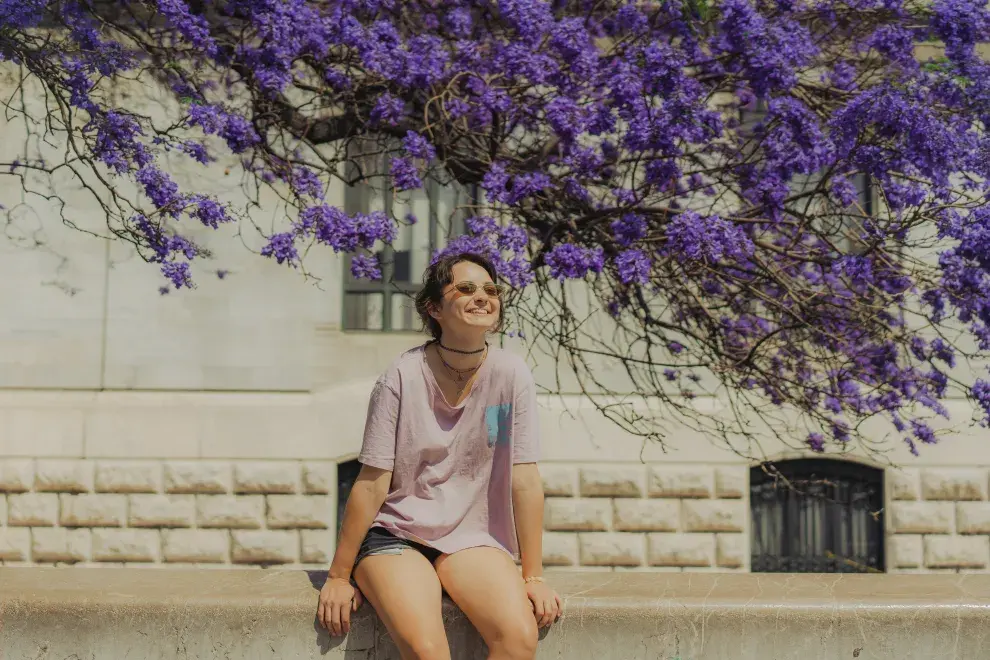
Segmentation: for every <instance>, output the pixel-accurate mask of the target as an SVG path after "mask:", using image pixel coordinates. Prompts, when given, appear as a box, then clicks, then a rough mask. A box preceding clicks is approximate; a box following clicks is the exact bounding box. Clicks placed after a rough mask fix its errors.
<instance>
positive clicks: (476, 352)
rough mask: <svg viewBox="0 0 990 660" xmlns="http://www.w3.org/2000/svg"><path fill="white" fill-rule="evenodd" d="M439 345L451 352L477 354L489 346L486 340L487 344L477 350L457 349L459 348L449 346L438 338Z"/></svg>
mask: <svg viewBox="0 0 990 660" xmlns="http://www.w3.org/2000/svg"><path fill="white" fill-rule="evenodd" d="M437 346H439V347H440V348H442V349H443V350H445V351H450V352H451V353H460V354H461V355H477V354H478V353H482V352H484V350H485V349H486V348H488V342H487V341H486V342H485V345H484V346H483V347H482V348H479V349H478V350H476V351H462V350H460V349H457V348H447V347H446V346H444V345H443V344H442V343H441V342H440V341H439V340H437Z"/></svg>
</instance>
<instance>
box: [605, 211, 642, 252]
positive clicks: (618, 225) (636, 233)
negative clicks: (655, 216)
mask: <svg viewBox="0 0 990 660" xmlns="http://www.w3.org/2000/svg"><path fill="white" fill-rule="evenodd" d="M612 234H613V235H614V236H615V240H616V242H617V243H618V244H619V245H621V246H622V247H629V246H630V245H632V244H633V243H635V242H636V241H638V240H640V239H642V238H645V237H646V221H645V220H644V219H643V217H642V216H639V215H636V214H635V213H626V214H625V215H623V216H622V217H621V218H619V219H618V220H615V221H613V222H612Z"/></svg>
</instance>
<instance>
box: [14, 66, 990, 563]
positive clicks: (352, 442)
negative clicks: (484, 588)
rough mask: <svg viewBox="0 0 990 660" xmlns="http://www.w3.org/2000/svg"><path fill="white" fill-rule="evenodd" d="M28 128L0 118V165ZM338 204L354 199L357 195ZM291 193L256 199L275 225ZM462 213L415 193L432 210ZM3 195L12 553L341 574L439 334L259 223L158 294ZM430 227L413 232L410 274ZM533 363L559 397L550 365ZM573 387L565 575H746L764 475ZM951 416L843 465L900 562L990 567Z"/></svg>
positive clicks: (142, 278) (221, 172)
mask: <svg viewBox="0 0 990 660" xmlns="http://www.w3.org/2000/svg"><path fill="white" fill-rule="evenodd" d="M7 82H10V81H7ZM3 83H4V81H2V80H0V87H3ZM119 93H120V95H121V97H122V98H121V103H127V104H131V106H134V105H135V104H138V103H140V105H141V107H142V108H147V107H149V106H152V105H154V103H159V101H155V100H154V99H149V97H148V93H147V92H142V93H141V94H135V93H134V92H133V91H132V92H128V90H126V89H122V90H120V92H119ZM161 103H163V104H166V105H167V103H168V101H167V100H165V101H161ZM167 111H168V109H167V108H165V109H164V110H162V112H164V113H166V114H167ZM20 131H22V126H21V124H20V123H16V122H15V123H4V121H3V119H2V118H0V134H2V135H4V140H3V141H2V142H0V160H9V158H8V156H12V155H13V154H12V153H7V151H9V150H11V149H19V148H20V145H21V144H22V143H23V142H24V140H23V139H22V138H23V137H24V136H23V135H22V134H21V133H20ZM53 149H54V147H53ZM175 158H176V159H177V160H176V162H175V163H172V164H171V165H172V167H171V170H172V172H173V174H174V176H175V178H176V179H177V180H178V182H179V183H180V185H181V186H182V187H183V189H185V190H190V191H193V190H201V191H205V192H209V193H211V194H214V195H217V196H218V197H219V198H220V199H223V200H226V201H237V200H238V199H241V195H242V192H241V189H240V183H241V182H240V180H239V178H238V177H236V176H231V175H229V174H228V172H227V170H226V169H225V168H226V165H227V164H228V163H224V162H218V163H214V164H212V165H210V166H208V167H205V168H204V167H200V166H196V165H191V164H189V162H187V161H182V160H181V159H182V158H183V157H182V156H181V155H176V156H175ZM235 169H236V168H235ZM121 185H122V186H123V184H121ZM60 192H61V195H62V199H63V200H64V201H65V202H66V204H67V206H66V208H70V209H72V211H71V213H72V221H73V222H74V224H75V225H76V226H77V227H79V228H81V229H86V230H89V231H91V232H94V233H96V234H103V235H105V234H106V233H107V232H106V230H105V228H104V227H103V222H104V219H103V217H102V216H101V214H100V210H99V208H98V207H97V206H96V205H95V204H94V203H93V202H92V200H91V199H90V198H89V197H88V196H87V194H86V193H85V191H84V190H82V189H79V188H76V187H73V186H72V185H66V186H65V187H63V189H62V190H61V191H60ZM327 199H328V202H330V203H336V204H345V203H347V204H350V202H349V201H348V199H347V198H346V195H345V191H344V190H342V189H341V188H340V187H339V186H338V187H337V188H331V189H330V190H328V193H327ZM275 201H277V200H274V198H273V197H272V198H269V199H267V200H266V199H262V200H261V202H262V203H261V207H260V208H255V209H253V211H252V213H254V214H255V215H254V216H252V217H253V219H254V220H255V221H256V222H257V226H259V227H264V226H265V225H266V222H267V223H268V224H269V225H270V224H271V216H272V214H273V209H276V208H277V207H276V205H275V204H274V202H275ZM448 202H449V200H448V201H447V202H444V201H443V200H439V201H437V200H425V201H424V200H422V199H416V200H412V201H411V202H410V204H411V205H412V207H413V208H414V209H415V208H419V207H417V206H416V205H417V204H418V205H419V206H420V207H423V209H425V210H426V211H427V213H426V214H422V213H421V216H423V217H425V216H426V215H430V213H429V211H430V210H431V209H434V210H435V209H436V205H441V206H442V204H444V203H448ZM362 203H368V204H371V205H372V206H373V205H374V200H371V201H368V200H367V199H365V200H363V202H362ZM0 204H3V205H4V206H5V207H6V208H7V209H8V211H7V215H6V216H4V217H5V221H6V222H7V224H6V226H5V228H4V229H5V231H4V235H3V236H2V237H0V309H3V310H4V311H3V314H2V315H0V562H2V563H3V564H5V565H6V564H46V565H47V564H73V565H78V566H86V565H92V564H100V565H105V564H109V565H120V566H132V565H155V566H170V565H189V564H194V565H199V566H230V565H236V566H245V567H257V566H269V567H270V566H293V567H299V566H307V567H322V566H326V564H327V562H328V561H329V558H330V556H331V554H332V551H333V544H334V536H335V529H336V516H337V509H338V504H339V502H338V490H340V489H339V488H338V481H339V480H338V468H340V470H341V473H343V467H342V466H347V465H350V463H349V462H350V461H353V460H354V458H355V457H356V456H357V452H358V449H359V444H360V438H361V431H362V428H363V424H364V419H365V411H366V406H367V400H368V394H369V392H370V390H371V385H372V383H373V382H374V379H375V378H376V377H377V375H378V374H379V373H381V372H382V370H384V368H385V367H386V365H388V364H389V363H390V362H391V361H392V360H393V359H394V357H395V356H396V355H398V354H399V352H400V351H402V350H405V349H407V348H409V347H411V346H413V345H415V344H416V343H418V342H420V341H422V337H421V336H419V335H416V334H415V333H411V332H408V331H407V330H408V318H409V310H408V301H403V299H402V298H401V297H396V296H392V297H389V296H380V297H376V296H379V293H381V292H377V293H376V292H375V291H369V290H364V289H361V288H360V287H356V285H354V283H353V282H350V281H349V280H348V279H347V278H346V277H345V272H346V264H345V262H344V261H343V259H341V258H339V257H338V256H336V255H334V254H332V253H330V252H329V251H322V252H319V251H318V252H314V253H313V254H312V255H310V257H308V260H307V263H306V268H307V274H308V275H309V279H306V278H304V277H303V275H302V274H301V273H300V272H299V271H294V270H291V269H287V268H284V267H280V266H277V265H276V264H274V263H272V262H270V261H267V260H265V259H262V258H261V257H259V256H257V255H256V254H254V253H252V249H257V248H258V247H259V246H260V245H261V237H260V235H257V236H255V235H251V233H250V232H249V231H247V229H248V228H249V225H248V224H243V225H242V227H241V229H242V230H243V231H242V233H241V234H240V235H239V236H235V234H234V228H221V229H220V230H218V231H214V230H210V229H204V228H199V229H196V228H191V229H190V231H191V233H192V234H193V236H194V238H196V239H198V240H200V241H201V242H202V243H203V244H204V246H205V247H207V248H208V249H209V250H210V251H211V252H212V253H213V255H214V260H213V261H212V262H210V265H209V268H208V269H202V268H201V269H200V270H199V271H196V272H194V275H195V276H196V278H197V281H198V283H199V285H198V287H197V288H196V289H195V290H192V291H178V292H176V291H172V292H164V293H160V292H159V287H161V285H162V283H163V281H162V279H161V276H160V274H159V273H158V272H157V270H156V268H155V267H154V266H151V265H148V264H145V263H143V262H141V261H140V259H138V258H137V257H136V256H135V255H134V253H133V251H132V250H131V249H130V248H129V246H127V245H124V244H121V243H120V242H115V241H109V240H105V239H101V238H97V237H94V236H92V235H90V234H87V233H83V232H76V231H73V230H71V229H69V228H68V227H66V226H65V225H64V224H63V222H62V219H61V215H60V214H61V213H62V212H63V211H64V209H62V208H60V207H59V206H58V205H57V204H56V203H55V202H54V201H52V200H50V199H47V198H44V197H42V196H39V195H32V194H29V193H28V194H25V193H22V191H21V189H20V187H19V186H17V181H16V179H12V178H11V177H3V178H0ZM424 204H425V206H424ZM393 212H395V213H396V214H397V215H401V210H399V211H396V209H393ZM424 224H425V223H424ZM416 231H419V230H416ZM428 234H431V232H422V231H421V232H420V233H415V232H410V233H408V234H403V236H401V237H400V239H399V240H398V241H397V248H396V249H397V250H400V251H402V252H403V253H404V254H405V256H404V257H403V259H400V260H398V261H397V262H396V263H402V264H404V266H403V267H404V268H405V270H406V271H408V272H407V273H406V275H407V276H408V277H410V278H412V279H414V278H415V273H416V272H417V269H419V268H420V267H421V266H422V264H423V263H424V259H425V255H427V254H428V252H429V247H430V246H429V245H427V244H426V243H424V241H425V240H427V236H428ZM430 240H432V238H431V239H430ZM214 268H215V270H211V269H214ZM408 284H410V286H412V285H414V283H413V282H410V283H408ZM362 296H363V297H362ZM383 301H384V303H383ZM355 319H357V322H356V321H355ZM400 319H405V320H404V321H401V322H400ZM362 327H363V328H364V329H360V328H362ZM378 328H382V329H378ZM390 329H391V331H390ZM506 342H507V344H506V345H507V346H509V347H510V348H513V346H517V345H515V344H512V343H511V342H509V341H508V340H506ZM520 348H521V347H520ZM534 360H535V361H534V363H533V366H534V373H535V375H536V378H537V382H538V383H543V384H547V385H551V386H552V384H553V383H554V382H556V381H555V377H556V369H555V367H556V365H554V364H552V363H549V362H548V361H547V360H546V359H543V360H541V359H540V357H539V355H536V357H535V358H534ZM606 372H607V369H606V370H605V372H603V374H604V377H607V376H608V374H607V373H606ZM603 374H599V376H602V375H603ZM564 390H565V391H563V392H559V393H557V394H555V395H554V396H546V397H543V398H542V399H541V411H540V414H541V430H542V436H543V459H544V460H543V462H542V466H541V470H542V472H543V475H544V480H545V488H546V493H547V502H546V516H545V519H546V525H545V526H546V532H545V543H544V545H545V563H546V564H547V565H548V566H554V567H557V568H559V569H568V570H616V571H618V570H663V571H680V570H707V571H747V570H750V568H751V555H752V545H753V538H754V535H753V533H752V524H753V521H752V506H751V504H752V503H751V502H750V491H751V483H750V477H751V470H752V468H753V467H754V465H753V463H752V462H750V461H747V460H744V459H742V458H741V457H740V456H739V455H738V454H736V453H734V452H732V451H729V450H727V449H725V448H723V447H721V446H720V445H719V444H718V443H717V442H716V441H715V439H713V438H709V437H705V436H703V435H701V434H699V433H697V432H696V431H693V430H691V429H687V428H684V429H679V428H673V429H671V433H670V436H669V440H668V442H667V444H666V446H665V447H661V446H659V445H657V444H650V443H644V441H643V440H642V439H640V438H636V437H633V436H630V435H628V434H625V433H624V432H622V431H621V430H620V429H619V428H618V427H617V426H615V425H614V424H612V423H611V422H608V421H607V420H605V419H604V418H602V416H601V415H600V414H599V413H598V412H597V411H595V410H594V409H593V406H591V405H589V404H588V402H587V401H586V400H585V399H584V398H583V397H582V396H581V395H580V394H578V391H579V389H578V388H577V387H575V386H573V384H570V385H568V384H565V388H564ZM708 404H710V405H713V406H714V405H716V404H717V402H708ZM699 405H707V404H705V401H704V400H703V397H699ZM948 408H949V409H950V410H951V411H952V419H953V420H954V423H957V426H956V427H953V428H952V429H951V430H952V433H951V434H946V435H944V436H943V437H942V439H941V441H940V443H939V444H938V445H935V446H924V447H922V454H921V456H920V457H914V456H911V455H910V454H909V453H908V452H907V450H906V449H905V448H903V447H902V446H901V444H900V442H899V441H897V440H896V439H894V440H892V441H890V443H888V444H889V445H890V446H891V447H892V449H891V451H890V452H888V453H886V454H884V455H883V460H884V461H885V462H883V463H879V462H878V460H879V459H878V458H877V457H876V456H868V455H866V454H863V453H861V452H856V451H853V452H851V453H849V454H844V455H841V456H838V455H832V456H831V458H833V459H834V460H836V461H837V462H841V461H854V462H859V463H864V464H867V465H872V466H873V467H875V468H877V469H878V470H882V471H883V472H882V474H883V479H882V484H883V486H882V487H883V506H882V510H881V511H879V512H877V514H878V518H877V520H880V521H882V525H883V546H884V566H883V569H884V570H887V571H909V572H918V571H990V499H988V489H990V431H988V430H987V429H985V428H980V427H977V426H973V425H965V424H958V421H959V420H968V419H969V418H970V417H971V409H970V408H969V405H968V404H967V402H965V401H962V400H957V401H950V402H948ZM763 454H764V455H765V456H766V458H771V459H776V460H780V459H796V458H801V457H802V454H801V453H800V452H794V451H793V450H790V449H788V448H787V447H785V446H784V445H780V446H779V447H778V446H771V447H764V448H763ZM785 533H786V531H785Z"/></svg>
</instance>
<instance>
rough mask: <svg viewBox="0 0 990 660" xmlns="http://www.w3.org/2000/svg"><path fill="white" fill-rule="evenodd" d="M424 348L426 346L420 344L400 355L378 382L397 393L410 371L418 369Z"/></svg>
mask: <svg viewBox="0 0 990 660" xmlns="http://www.w3.org/2000/svg"><path fill="white" fill-rule="evenodd" d="M425 348H426V344H420V345H419V346H414V347H413V348H410V349H409V350H407V351H403V352H402V353H400V354H399V356H398V357H397V358H395V359H394V360H392V363H391V364H389V365H388V368H386V369H385V371H383V372H382V374H381V375H380V376H379V377H378V382H379V383H384V384H386V385H388V386H389V387H391V388H392V389H394V390H396V391H398V390H399V386H400V384H401V383H402V380H403V379H404V378H405V377H406V376H407V375H408V374H409V371H410V369H418V368H419V365H420V363H421V362H422V360H423V350H424V349H425Z"/></svg>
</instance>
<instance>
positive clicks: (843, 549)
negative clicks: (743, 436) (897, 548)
mask: <svg viewBox="0 0 990 660" xmlns="http://www.w3.org/2000/svg"><path fill="white" fill-rule="evenodd" d="M750 509H751V514H752V523H753V524H752V571H753V572H754V573H879V572H883V571H884V570H885V565H884V531H883V528H884V526H883V471H882V470H878V469H875V468H871V467H868V466H865V465H859V464H856V463H849V462H846V461H835V460H827V459H825V460H822V459H801V460H792V461H782V462H778V463H773V464H767V465H765V466H758V467H754V468H753V469H752V470H751V472H750Z"/></svg>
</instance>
